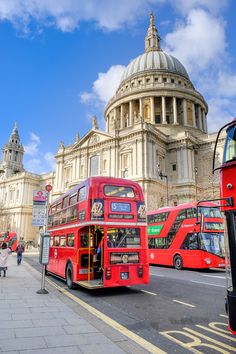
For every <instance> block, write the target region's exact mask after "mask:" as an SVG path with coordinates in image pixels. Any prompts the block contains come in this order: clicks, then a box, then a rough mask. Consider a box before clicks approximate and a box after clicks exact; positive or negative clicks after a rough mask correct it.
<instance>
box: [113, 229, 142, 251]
mask: <svg viewBox="0 0 236 354" xmlns="http://www.w3.org/2000/svg"><path fill="white" fill-rule="evenodd" d="M107 247H109V248H132V247H134V248H135V247H140V229H138V228H119V229H118V228H110V229H108V230H107Z"/></svg>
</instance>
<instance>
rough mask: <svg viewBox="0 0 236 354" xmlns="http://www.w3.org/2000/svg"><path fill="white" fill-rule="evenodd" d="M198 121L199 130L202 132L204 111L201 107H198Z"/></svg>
mask: <svg viewBox="0 0 236 354" xmlns="http://www.w3.org/2000/svg"><path fill="white" fill-rule="evenodd" d="M198 121H199V129H201V130H202V109H201V106H200V105H199V106H198Z"/></svg>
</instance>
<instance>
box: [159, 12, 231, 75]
mask: <svg viewBox="0 0 236 354" xmlns="http://www.w3.org/2000/svg"><path fill="white" fill-rule="evenodd" d="M224 26H225V23H224V21H223V20H222V19H221V18H216V17H214V16H212V15H211V14H209V13H208V12H206V11H204V10H202V9H197V10H191V11H190V12H189V14H188V16H187V18H186V20H185V21H183V22H179V23H177V25H176V27H175V29H174V31H173V32H172V33H168V34H167V36H166V38H165V42H166V48H164V49H165V50H166V51H167V52H168V53H170V54H172V55H174V56H175V57H177V58H178V59H179V60H180V61H181V62H182V63H183V64H184V65H185V66H186V68H187V70H188V72H189V73H190V74H193V75H194V77H196V76H197V75H198V74H199V72H200V71H203V70H207V69H208V68H209V67H212V65H217V66H218V65H219V64H220V63H221V62H222V60H223V58H225V56H226V53H225V49H226V39H225V30H224Z"/></svg>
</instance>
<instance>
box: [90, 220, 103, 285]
mask: <svg viewBox="0 0 236 354" xmlns="http://www.w3.org/2000/svg"><path fill="white" fill-rule="evenodd" d="M93 237H94V257H93V267H94V279H102V278H103V271H104V229H103V228H101V227H95V228H94V231H93Z"/></svg>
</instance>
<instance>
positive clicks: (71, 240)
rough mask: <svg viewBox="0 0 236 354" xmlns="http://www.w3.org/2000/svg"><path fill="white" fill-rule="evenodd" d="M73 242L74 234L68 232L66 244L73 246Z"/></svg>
mask: <svg viewBox="0 0 236 354" xmlns="http://www.w3.org/2000/svg"><path fill="white" fill-rule="evenodd" d="M74 244H75V235H74V234H68V235H67V246H68V247H74Z"/></svg>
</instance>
